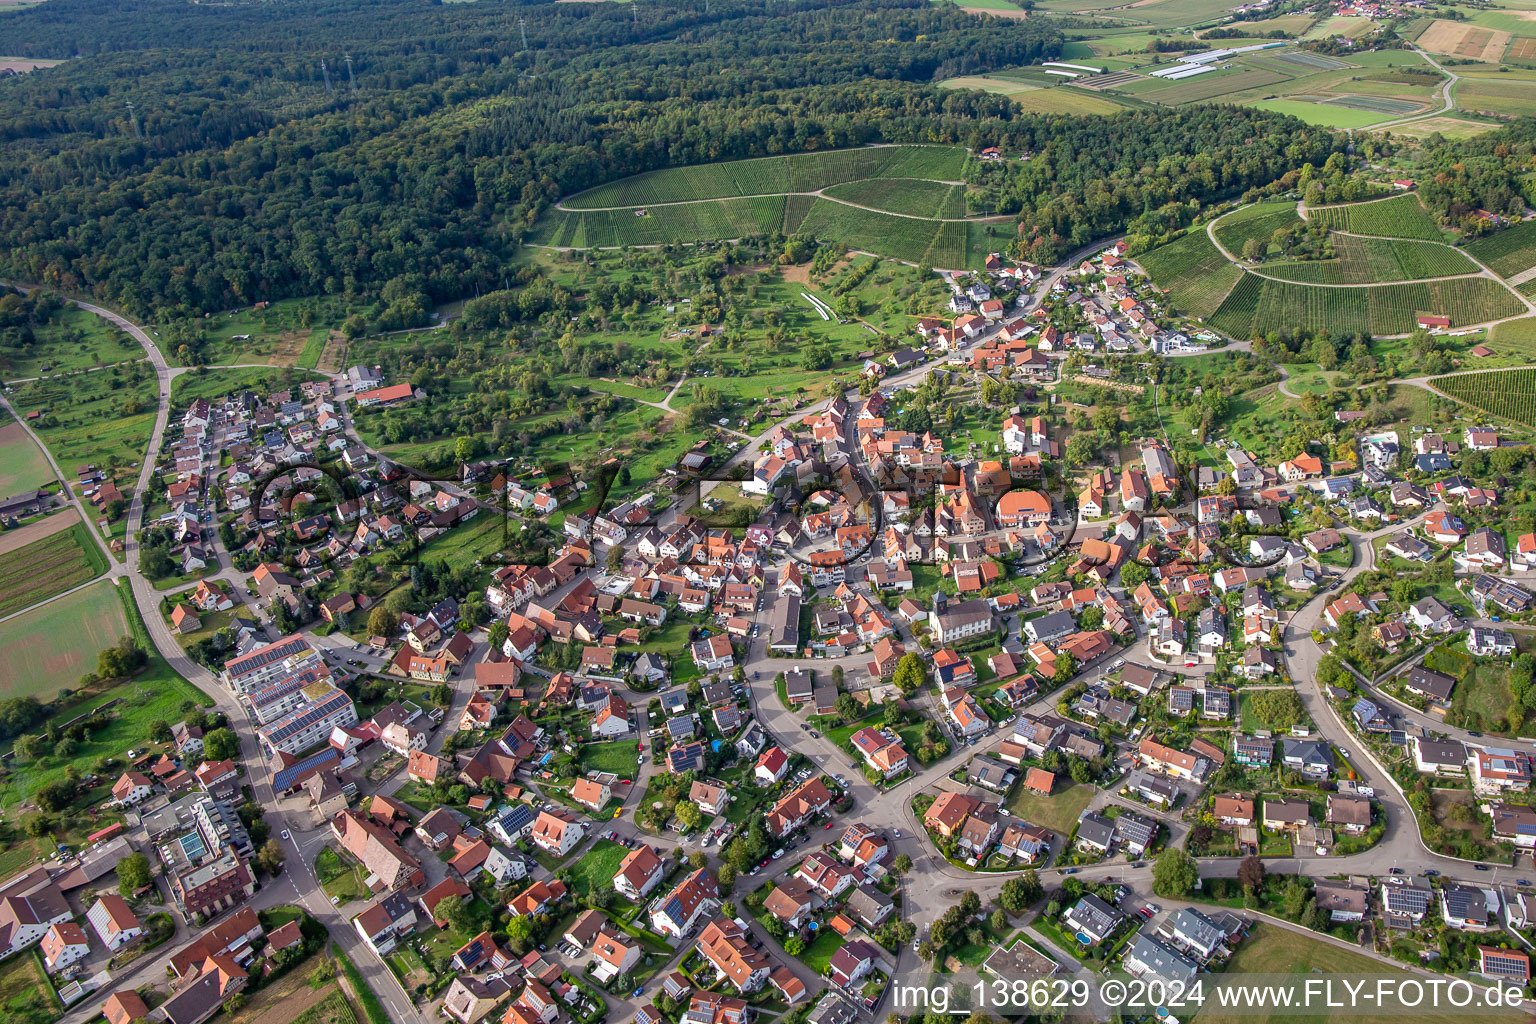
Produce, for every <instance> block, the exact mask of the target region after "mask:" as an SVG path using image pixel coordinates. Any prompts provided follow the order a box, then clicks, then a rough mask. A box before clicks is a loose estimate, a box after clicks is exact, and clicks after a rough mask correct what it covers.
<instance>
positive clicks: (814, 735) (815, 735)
mask: <svg viewBox="0 0 1536 1024" xmlns="http://www.w3.org/2000/svg"><path fill="white" fill-rule="evenodd" d="M811 739H813V740H819V739H821V733H819V732H817V731H816V730H815V729H812V730H811Z"/></svg>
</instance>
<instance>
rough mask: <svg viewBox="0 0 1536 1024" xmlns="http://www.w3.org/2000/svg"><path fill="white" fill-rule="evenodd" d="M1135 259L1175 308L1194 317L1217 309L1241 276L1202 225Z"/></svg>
mask: <svg viewBox="0 0 1536 1024" xmlns="http://www.w3.org/2000/svg"><path fill="white" fill-rule="evenodd" d="M1136 260H1137V262H1138V263H1140V264H1141V268H1142V269H1143V270H1145V271H1146V272H1147V274H1148V275H1150V276H1151V278H1152V280H1154V281H1156V282H1157V283H1158V285H1159V286H1160V287H1163V288H1166V289H1168V291H1169V292H1170V293H1171V295H1172V298H1173V304H1174V306H1175V307H1177V308H1178V309H1179V310H1181V311H1182V312H1185V313H1188V314H1191V315H1193V316H1210V315H1211V314H1212V313H1214V312H1216V309H1217V308H1218V307H1219V306H1220V305H1221V304H1222V300H1223V299H1225V298H1226V296H1227V292H1229V291H1231V290H1232V286H1233V285H1234V284H1236V283H1237V281H1238V278H1240V277H1242V276H1243V273H1242V271H1241V270H1239V269H1238V268H1237V267H1234V266H1233V265H1232V264H1231V263H1229V262H1228V261H1227V259H1226V257H1224V256H1222V254H1221V250H1219V249H1217V248H1216V246H1215V245H1213V244H1212V243H1211V240H1210V238H1209V237H1208V236H1207V235H1206V233H1205V231H1204V230H1203V229H1201V228H1195V229H1194V230H1192V231H1190V232H1189V233H1188V234H1186V235H1185V236H1184V237H1183V238H1178V239H1175V240H1174V241H1172V242H1169V243H1168V244H1167V245H1163V246H1159V247H1158V248H1156V249H1153V250H1152V251H1151V252H1149V253H1146V254H1145V255H1142V256H1138V257H1136Z"/></svg>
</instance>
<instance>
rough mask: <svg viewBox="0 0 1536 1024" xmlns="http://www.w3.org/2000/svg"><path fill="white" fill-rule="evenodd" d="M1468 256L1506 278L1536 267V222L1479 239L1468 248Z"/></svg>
mask: <svg viewBox="0 0 1536 1024" xmlns="http://www.w3.org/2000/svg"><path fill="white" fill-rule="evenodd" d="M1467 252H1469V253H1471V254H1472V255H1473V256H1476V257H1477V258H1478V259H1480V260H1482V261H1483V262H1484V263H1486V264H1488V266H1489V268H1491V269H1492V270H1493V272H1494V273H1495V274H1499V275H1501V276H1503V277H1512V276H1513V275H1515V274H1518V273H1520V272H1521V271H1522V270H1529V269H1530V268H1531V267H1536V221H1533V220H1528V221H1526V222H1525V223H1523V224H1516V225H1515V226H1514V227H1512V228H1505V229H1504V230H1503V231H1500V232H1499V233H1498V234H1496V235H1489V236H1488V237H1486V238H1479V239H1478V240H1477V241H1475V242H1472V243H1471V244H1470V245H1468V246H1467Z"/></svg>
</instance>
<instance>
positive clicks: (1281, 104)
mask: <svg viewBox="0 0 1536 1024" xmlns="http://www.w3.org/2000/svg"><path fill="white" fill-rule="evenodd" d="M1248 105H1249V106H1251V107H1258V108H1259V109H1260V110H1273V111H1274V112H1275V113H1277V114H1290V115H1291V116H1292V117H1299V118H1301V119H1302V120H1303V121H1305V122H1307V123H1308V124H1316V125H1323V126H1324V127H1327V128H1339V129H1350V128H1367V127H1369V126H1371V125H1373V124H1376V123H1377V122H1380V121H1390V120H1393V119H1394V118H1397V117H1401V116H1402V115H1401V114H1390V113H1382V112H1381V111H1377V110H1356V109H1353V108H1351V107H1346V106H1340V105H1338V104H1334V103H1312V102H1310V101H1309V100H1259V101H1258V102H1257V103H1250V104H1248Z"/></svg>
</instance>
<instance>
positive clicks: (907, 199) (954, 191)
mask: <svg viewBox="0 0 1536 1024" xmlns="http://www.w3.org/2000/svg"><path fill="white" fill-rule="evenodd" d="M825 194H826V195H827V196H828V197H830V198H832V199H841V200H843V201H844V202H847V203H853V204H855V205H858V206H870V207H873V208H874V209H876V210H883V211H884V212H886V213H900V214H905V215H907V216H909V217H933V218H960V217H964V216H965V186H964V185H946V184H944V183H943V182H939V181H928V180H926V179H923V178H869V179H867V180H865V181H850V182H847V183H846V184H843V185H833V186H832V187H831V188H829V189H827V190H826V193H825Z"/></svg>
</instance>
